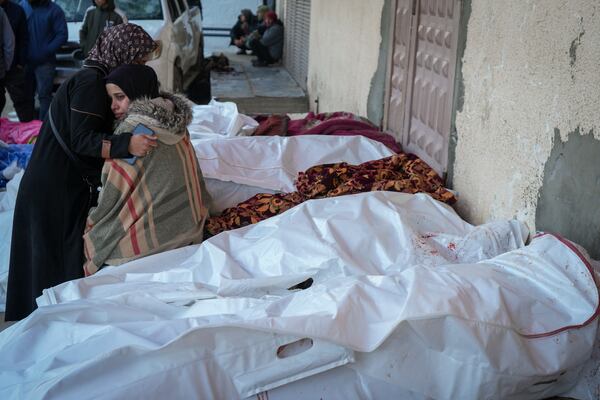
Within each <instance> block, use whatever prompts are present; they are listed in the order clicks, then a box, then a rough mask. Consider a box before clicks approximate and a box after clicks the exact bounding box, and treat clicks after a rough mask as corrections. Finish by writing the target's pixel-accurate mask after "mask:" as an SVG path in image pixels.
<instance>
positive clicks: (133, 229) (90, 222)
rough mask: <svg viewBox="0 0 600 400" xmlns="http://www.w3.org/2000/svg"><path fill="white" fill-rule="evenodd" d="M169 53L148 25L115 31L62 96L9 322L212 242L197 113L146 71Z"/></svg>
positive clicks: (23, 222)
mask: <svg viewBox="0 0 600 400" xmlns="http://www.w3.org/2000/svg"><path fill="white" fill-rule="evenodd" d="M157 47H158V44H157V43H156V42H155V41H154V40H153V39H152V38H151V36H150V35H149V34H148V33H147V32H145V31H144V30H143V29H142V28H141V27H139V26H137V25H134V24H129V23H124V24H119V25H115V26H113V27H110V28H107V29H105V30H103V31H102V33H101V34H100V36H99V38H98V40H97V41H96V43H95V45H94V46H93V47H92V48H91V50H90V51H89V55H88V57H87V59H86V60H85V62H84V68H83V69H81V70H80V71H79V72H77V73H76V74H75V75H73V76H72V77H71V78H69V79H68V80H67V81H66V82H64V83H63V84H62V85H61V86H60V88H59V89H58V91H57V93H56V96H55V97H54V99H53V100H52V103H51V104H50V107H49V111H48V118H47V119H46V120H44V122H43V124H42V127H41V129H40V133H39V136H38V140H37V142H36V145H35V146H34V149H33V153H32V156H31V159H30V161H29V164H28V166H27V169H26V170H25V173H24V175H23V177H22V179H21V183H20V186H19V192H18V195H17V201H16V206H15V210H14V220H13V221H14V222H13V234H12V242H11V252H10V267H9V277H8V293H7V303H6V314H5V318H6V320H7V321H10V320H18V319H22V318H25V317H26V316H27V315H29V314H30V313H31V312H32V311H33V310H34V309H35V308H36V301H35V300H36V298H37V297H38V296H40V295H41V294H42V290H43V289H45V288H48V287H52V286H55V285H57V284H60V283H62V282H65V281H68V280H72V279H76V278H81V277H83V276H84V275H89V274H93V273H94V272H96V271H97V270H98V269H100V268H101V267H103V266H104V265H107V264H109V265H119V264H122V263H124V262H127V261H130V260H133V259H136V258H139V257H143V256H146V255H150V254H154V253H158V252H162V251H166V250H170V249H174V248H178V247H182V246H186V245H190V244H195V243H199V242H201V241H202V240H203V236H202V235H203V233H202V232H203V227H204V222H205V219H206V216H207V214H208V211H207V208H206V207H205V204H207V202H208V199H207V194H206V192H205V190H204V185H203V178H202V173H201V171H200V167H199V164H198V160H197V158H196V156H195V152H194V149H193V147H192V145H191V142H190V137H189V133H188V131H187V125H188V124H189V123H190V122H191V119H192V110H191V103H190V102H189V101H188V100H187V99H186V98H185V97H183V96H180V95H175V94H170V93H165V92H161V91H160V90H159V82H158V79H157V76H156V73H155V72H154V70H153V69H152V68H150V67H148V66H146V65H144V64H145V63H146V62H147V61H149V60H150V59H151V58H152V57H156V56H157ZM109 105H110V106H109ZM167 221H168V223H166V222H167Z"/></svg>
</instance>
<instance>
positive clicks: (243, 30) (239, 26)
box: [229, 8, 258, 54]
mask: <svg viewBox="0 0 600 400" xmlns="http://www.w3.org/2000/svg"><path fill="white" fill-rule="evenodd" d="M257 24H258V22H257V19H256V16H255V15H254V14H252V11H250V10H248V9H247V8H245V9H243V10H242V11H241V13H240V15H239V16H238V21H237V22H236V24H235V25H234V26H233V28H231V31H230V32H229V36H230V38H231V41H230V42H229V45H232V44H234V45H236V46H237V47H238V48H239V51H238V52H237V54H246V50H249V48H248V47H246V39H247V37H248V35H249V34H250V33H252V32H253V31H254V30H255V29H256V26H257Z"/></svg>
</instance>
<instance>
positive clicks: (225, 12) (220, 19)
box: [202, 0, 263, 28]
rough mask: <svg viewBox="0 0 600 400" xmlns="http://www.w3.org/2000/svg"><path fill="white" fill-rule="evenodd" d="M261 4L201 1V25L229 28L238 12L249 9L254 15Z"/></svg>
mask: <svg viewBox="0 0 600 400" xmlns="http://www.w3.org/2000/svg"><path fill="white" fill-rule="evenodd" d="M262 3H263V2H262V0H202V10H203V14H204V20H203V21H202V24H203V25H204V26H206V27H209V28H231V27H232V26H233V25H234V24H235V23H236V21H237V17H238V15H240V10H242V9H243V8H249V9H250V10H252V12H253V13H256V7H258V6H259V5H261V4H262Z"/></svg>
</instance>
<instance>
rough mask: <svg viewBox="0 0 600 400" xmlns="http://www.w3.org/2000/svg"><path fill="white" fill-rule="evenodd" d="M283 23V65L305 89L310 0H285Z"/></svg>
mask: <svg viewBox="0 0 600 400" xmlns="http://www.w3.org/2000/svg"><path fill="white" fill-rule="evenodd" d="M283 23H284V29H285V34H284V40H285V44H284V49H283V60H284V64H285V67H286V69H287V70H288V72H289V73H290V75H291V76H292V77H293V78H294V80H295V81H296V82H298V85H300V87H302V89H304V90H306V80H307V77H308V48H309V47H308V46H309V40H310V0H288V1H286V3H285V18H284V21H283Z"/></svg>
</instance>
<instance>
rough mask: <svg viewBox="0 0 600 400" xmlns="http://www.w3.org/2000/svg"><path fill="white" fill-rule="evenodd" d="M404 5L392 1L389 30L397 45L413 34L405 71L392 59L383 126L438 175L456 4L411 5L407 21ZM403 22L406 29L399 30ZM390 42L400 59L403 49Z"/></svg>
mask: <svg viewBox="0 0 600 400" xmlns="http://www.w3.org/2000/svg"><path fill="white" fill-rule="evenodd" d="M409 2H411V1H410V0H399V1H398V4H397V8H396V21H397V22H396V26H395V31H396V32H398V31H399V30H400V31H401V33H402V34H400V35H399V37H400V39H401V40H405V39H404V38H405V37H406V34H405V33H404V31H405V30H406V29H408V30H409V32H415V33H416V34H413V35H411V36H410V41H409V46H408V50H407V51H408V54H409V55H410V56H409V57H406V56H404V58H407V59H408V62H409V66H408V68H406V66H403V65H402V64H401V63H396V61H395V55H394V57H393V60H394V61H393V63H392V79H391V81H390V90H389V100H388V102H389V105H388V114H387V127H388V129H390V130H392V131H393V132H394V133H395V134H396V135H397V137H398V138H399V139H401V142H402V145H403V147H404V149H405V151H406V152H411V153H415V154H416V155H418V156H419V157H421V158H422V159H423V160H424V161H425V162H427V163H428V164H429V165H430V166H431V167H432V168H433V169H435V170H436V171H437V172H438V173H439V174H440V175H443V174H444V173H445V172H446V170H447V163H448V142H449V138H450V123H451V117H452V100H453V91H454V73H455V68H456V53H457V36H458V29H459V16H460V0H415V1H414V2H411V3H412V4H411V7H410V9H411V13H410V14H411V16H410V18H407V17H405V16H404V15H405V10H406V8H407V7H408V5H407V4H406V3H409ZM398 16H400V19H399V20H398ZM406 20H409V22H408V24H410V28H406V27H403V26H402V25H403V24H407V22H406ZM396 41H397V39H396V38H394V42H395V43H394V53H396V49H397V48H398V49H399V50H398V54H400V55H402V52H401V50H402V49H405V48H406V45H403V44H402V43H398V44H396ZM400 55H399V56H398V58H399V59H402V57H401V56H400ZM394 75H396V76H398V77H403V76H406V78H407V84H406V86H408V87H406V88H405V89H404V90H403V91H402V86H401V85H402V84H403V83H404V82H402V79H399V78H398V79H396V80H394V78H393V77H394ZM400 95H402V96H400ZM396 98H400V100H396ZM399 107H401V108H399ZM397 115H402V119H401V124H399V122H397V121H396V120H395V119H394V118H396V119H397V118H398V117H397Z"/></svg>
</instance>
